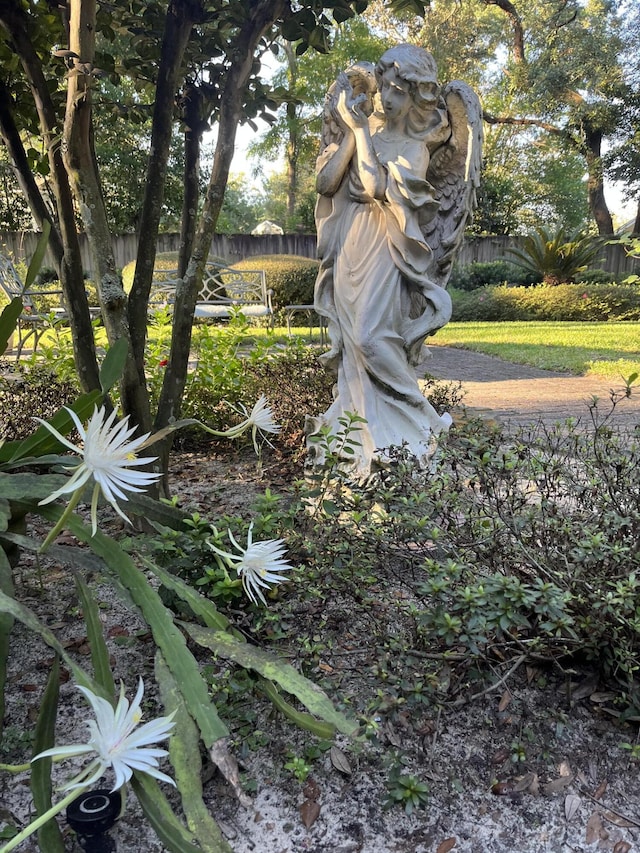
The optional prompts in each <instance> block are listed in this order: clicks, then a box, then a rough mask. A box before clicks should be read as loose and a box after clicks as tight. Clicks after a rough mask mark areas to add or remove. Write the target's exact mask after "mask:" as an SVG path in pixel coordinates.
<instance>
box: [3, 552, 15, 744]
mask: <svg viewBox="0 0 640 853" xmlns="http://www.w3.org/2000/svg"><path fill="white" fill-rule="evenodd" d="M0 591H1V592H2V593H4V595H6V596H7V597H8V598H10V599H12V598H13V577H12V575H11V564H10V563H9V558H8V557H7V555H6V554H5V552H4V551H3V549H2V548H0ZM12 628H13V617H12V616H11V615H10V614H8V613H3V612H2V611H0V738H1V737H2V722H3V720H4V706H5V699H4V688H5V684H6V681H7V661H8V660H9V637H10V635H11V630H12Z"/></svg>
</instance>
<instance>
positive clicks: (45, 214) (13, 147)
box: [0, 82, 64, 273]
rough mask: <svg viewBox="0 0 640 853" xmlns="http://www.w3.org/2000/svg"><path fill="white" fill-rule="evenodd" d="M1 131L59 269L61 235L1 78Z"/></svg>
mask: <svg viewBox="0 0 640 853" xmlns="http://www.w3.org/2000/svg"><path fill="white" fill-rule="evenodd" d="M0 135H1V136H2V140H3V142H4V144H5V146H6V149H7V152H8V154H9V157H10V158H11V163H12V165H13V171H14V173H15V176H16V180H17V181H18V184H19V185H20V189H21V190H22V193H23V195H24V197H25V198H26V199H27V202H28V204H29V208H30V210H31V215H32V216H33V219H34V221H35V222H36V223H37V224H38V227H39V229H40V230H42V225H43V223H44V222H45V221H46V222H48V223H49V224H50V225H51V231H50V232H49V248H50V249H51V251H52V252H53V256H54V258H55V264H56V269H57V270H58V273H59V272H60V267H61V266H62V259H63V256H64V248H63V246H62V240H61V239H60V234H59V233H58V230H57V227H56V223H55V222H54V221H53V219H52V217H51V214H50V213H49V210H48V208H47V205H46V204H45V201H44V199H43V198H42V193H41V192H40V189H39V187H38V184H37V183H36V180H35V178H34V177H33V172H32V171H31V167H30V165H29V161H28V159H27V154H26V152H25V150H24V145H23V144H22V139H21V138H20V131H19V130H18V128H17V126H16V123H15V121H14V118H13V113H12V111H11V96H10V94H9V92H8V90H7V88H6V86H5V85H4V83H2V82H0Z"/></svg>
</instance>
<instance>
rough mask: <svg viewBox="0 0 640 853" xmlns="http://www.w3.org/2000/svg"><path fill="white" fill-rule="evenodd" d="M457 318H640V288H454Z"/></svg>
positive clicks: (590, 285)
mask: <svg viewBox="0 0 640 853" xmlns="http://www.w3.org/2000/svg"><path fill="white" fill-rule="evenodd" d="M451 297H452V301H453V317H452V319H453V320H455V321H460V322H465V321H475V320H477V321H482V320H559V321H568V320H584V321H594V320H596V321H597V320H638V319H640V288H638V287H637V286H635V285H624V284H583V283H579V284H559V285H555V286H550V285H546V284H540V285H535V286H533V287H509V286H508V285H500V286H498V287H487V288H483V289H482V290H474V291H473V292H471V293H465V292H462V291H452V292H451Z"/></svg>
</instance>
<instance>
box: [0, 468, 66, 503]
mask: <svg viewBox="0 0 640 853" xmlns="http://www.w3.org/2000/svg"><path fill="white" fill-rule="evenodd" d="M68 479H69V478H68V477H65V476H64V475H63V474H34V473H31V472H26V471H25V472H23V473H20V474H7V473H5V472H4V471H0V494H1V495H2V496H3V498H5V499H6V500H7V501H12V502H15V503H19V504H24V505H27V506H28V505H30V504H37V502H38V501H41V500H44V498H46V497H48V496H49V495H50V494H51V493H52V492H54V491H55V490H56V489H59V488H60V486H61V485H62V484H63V483H64V482H65V480H68Z"/></svg>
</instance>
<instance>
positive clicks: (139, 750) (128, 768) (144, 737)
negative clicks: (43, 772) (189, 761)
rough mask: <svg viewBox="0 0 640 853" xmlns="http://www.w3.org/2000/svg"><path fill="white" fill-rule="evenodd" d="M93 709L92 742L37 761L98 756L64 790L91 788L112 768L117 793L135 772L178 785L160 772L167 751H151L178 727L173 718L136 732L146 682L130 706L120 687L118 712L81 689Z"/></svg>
mask: <svg viewBox="0 0 640 853" xmlns="http://www.w3.org/2000/svg"><path fill="white" fill-rule="evenodd" d="M78 690H80V691H81V692H82V693H83V695H84V696H85V697H86V699H87V701H88V702H89V704H90V705H91V708H92V709H93V713H94V714H95V717H96V718H95V720H87V721H86V722H87V725H88V726H89V734H90V738H89V742H88V743H78V744H70V745H69V746H54V747H53V748H52V749H47V750H45V751H44V752H41V753H40V754H39V755H36V757H35V758H34V759H33V760H34V761H37V760H38V759H39V758H45V757H46V756H51V757H53V758H70V757H72V756H75V755H84V754H86V753H91V752H94V753H96V755H97V758H95V759H94V760H93V761H92V762H91V763H90V764H89V765H88V766H87V767H85V768H84V770H81V771H80V773H79V774H78V775H77V776H76V777H75V778H74V779H72V780H71V781H69V782H67V783H66V784H65V785H63V786H62V790H65V791H66V790H73V789H74V788H85V789H86V788H88V787H90V786H91V785H92V784H93V783H94V782H96V781H97V780H98V779H99V778H100V777H101V776H102V775H103V774H104V772H105V770H107V769H108V768H111V769H112V770H113V772H114V774H115V781H114V784H113V788H112V789H111V790H112V791H117V790H118V788H121V787H122V785H124V784H125V783H126V782H128V781H129V779H131V776H132V774H133V771H134V770H140V771H141V772H142V773H148V774H149V776H153V777H154V778H155V779H159V780H160V781H162V782H169V783H170V784H171V785H175V782H174V781H173V779H171V778H170V777H169V776H167V775H166V774H164V773H162V772H161V771H160V770H158V759H159V758H162V757H163V756H165V755H167V754H168V753H167V750H166V749H158V748H156V747H149V746H148V744H152V743H157V742H158V741H160V740H164V739H165V738H167V737H168V736H169V732H170V731H171V729H172V728H173V726H174V725H175V723H173V722H172V718H173V714H172V715H171V716H170V717H158V719H157V720H151V721H150V722H148V723H145V724H144V725H142V726H140V727H139V728H137V729H136V726H138V724H139V723H140V720H141V718H142V713H141V711H140V702H141V701H142V696H143V694H144V684H143V682H142V679H140V683H139V685H138V692H137V693H136V696H135V699H134V700H133V702H132V703H131V705H129V702H128V701H127V699H126V698H125V695H124V686H123V685H122V686H121V687H120V698H119V699H118V704H117V705H116V708H115V710H114V708H113V706H112V705H111V703H110V702H107V700H106V699H103V698H102V697H101V696H96V694H95V693H92V691H91V690H88V689H87V688H86V687H78Z"/></svg>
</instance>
